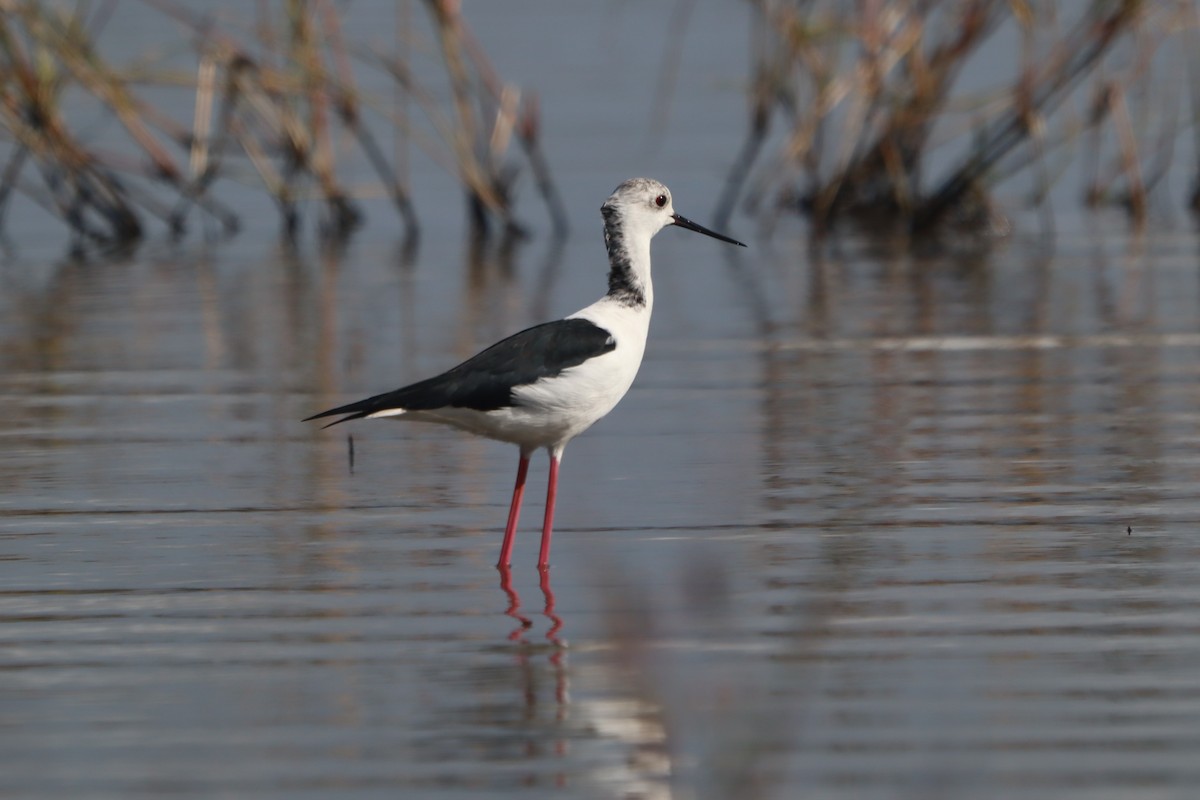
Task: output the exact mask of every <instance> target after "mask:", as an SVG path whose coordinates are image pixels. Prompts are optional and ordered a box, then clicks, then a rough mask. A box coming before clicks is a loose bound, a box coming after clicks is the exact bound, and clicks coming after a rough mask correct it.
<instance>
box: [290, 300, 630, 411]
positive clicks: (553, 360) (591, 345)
mask: <svg viewBox="0 0 1200 800" xmlns="http://www.w3.org/2000/svg"><path fill="white" fill-rule="evenodd" d="M616 346H617V343H616V340H615V339H613V336H612V334H611V333H609V332H608V331H606V330H605V329H604V328H601V327H600V326H599V325H596V324H595V323H593V322H590V321H588V320H586V319H560V320H557V321H555V322H546V323H543V324H541V325H535V326H534V327H532V328H527V329H525V330H523V331H521V332H520V333H514V334H513V335H512V336H509V337H508V338H507V339H502V340H501V341H499V342H497V343H496V344H494V345H492V346H491V347H489V348H488V349H486V350H484V351H483V352H481V353H478V354H477V355H474V356H472V357H471V358H469V359H467V360H466V361H464V362H463V363H461V364H459V365H458V366H457V367H454V368H453V369H451V370H448V371H447V372H443V373H442V374H441V375H437V376H435V377H432V378H428V379H426V380H423V381H420V382H418V383H414V384H412V385H410V386H405V387H404V388H402V389H396V390H395V391H392V392H385V393H383V394H377V395H375V396H374V397H368V398H367V399H365V400H359V401H358V402H357V403H350V404H348V405H344V406H338V407H337V408H331V409H329V410H328V411H322V412H321V413H320V414H314V415H313V416H311V417H308V418H307V419H305V420H304V421H305V422H308V421H309V420H314V419H320V418H322V417H332V416H336V415H338V414H345V415H346V416H344V417H343V418H342V419H339V420H335V421H334V422H331V423H329V425H337V424H338V423H341V422H348V421H350V420H352V419H362V418H363V417H367V416H370V415H371V414H375V413H378V412H380V411H386V410H389V409H401V408H402V409H404V410H405V411H432V410H433V409H437V408H447V407H451V408H471V409H475V410H476V411H495V410H496V409H499V408H504V407H505V406H511V405H512V404H513V389H515V388H516V387H518V386H528V385H529V384H531V383H536V382H537V381H539V380H541V379H543V378H553V377H554V376H556V375H558V374H560V373H562V371H563V370H566V369H569V368H571V367H576V366H579V365H580V364H582V363H583V362H585V361H587V360H588V359H590V358H595V357H596V356H601V355H604V354H605V353H608V352H611V351H612V350H614V349H616ZM326 427H329V426H328V425H327V426H326Z"/></svg>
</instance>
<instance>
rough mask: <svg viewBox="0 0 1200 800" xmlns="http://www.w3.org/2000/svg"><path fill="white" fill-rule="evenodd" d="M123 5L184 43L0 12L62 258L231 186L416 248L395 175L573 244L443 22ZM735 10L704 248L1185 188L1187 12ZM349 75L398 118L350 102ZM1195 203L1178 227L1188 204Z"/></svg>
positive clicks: (991, 222) (23, 126) (168, 222)
mask: <svg viewBox="0 0 1200 800" xmlns="http://www.w3.org/2000/svg"><path fill="white" fill-rule="evenodd" d="M129 2H135V3H138V4H140V5H141V6H142V7H144V9H145V13H146V14H152V15H158V16H160V17H161V18H162V20H163V22H164V30H174V31H177V32H180V31H181V32H182V36H181V37H180V38H181V43H180V44H179V45H178V46H177V47H176V49H175V50H171V49H170V48H169V47H167V48H166V50H165V51H164V44H163V43H161V42H155V43H153V48H151V46H150V45H149V44H148V46H147V52H145V53H128V54H122V55H121V56H120V57H114V56H112V55H105V54H104V51H103V48H101V47H100V46H99V44H98V43H99V41H100V39H101V38H102V37H103V36H104V32H105V27H106V24H107V22H108V21H109V20H110V18H111V16H112V10H113V8H114V7H115V6H116V1H115V0H111V1H110V2H76V3H68V2H21V1H20V0H6V2H3V4H2V9H0V10H2V11H3V14H0V59H2V64H0V93H2V95H0V215H3V213H4V211H5V209H6V208H7V207H8V205H9V203H10V202H12V199H13V197H14V196H16V195H19V196H21V197H23V198H26V199H27V200H29V201H31V202H33V203H36V204H38V205H40V206H41V207H43V208H44V209H45V210H46V211H47V212H48V213H50V214H52V215H54V216H55V217H57V218H59V219H61V220H62V221H63V223H65V225H67V226H68V227H69V229H70V231H71V232H72V234H73V239H74V242H75V246H76V247H88V246H93V245H101V246H105V245H123V244H127V243H130V242H133V241H136V240H137V239H138V238H139V237H141V236H142V235H143V233H144V232H145V231H146V230H147V228H148V227H149V226H152V225H162V226H165V228H166V229H167V230H168V231H170V232H172V233H173V234H175V235H180V234H182V233H183V232H184V231H185V230H186V228H187V226H188V223H189V221H191V220H194V219H196V218H197V217H199V218H202V219H204V220H206V222H205V224H209V225H210V223H209V222H208V221H213V222H215V223H216V225H215V227H219V229H220V230H223V231H225V232H233V231H235V230H236V229H237V227H238V217H237V214H236V213H235V212H233V211H232V210H231V209H230V208H229V207H227V206H226V205H225V204H224V203H223V202H222V184H224V183H227V182H230V181H234V182H237V183H238V184H239V185H242V186H246V185H249V186H254V187H257V188H258V189H259V190H260V191H263V192H265V193H267V194H268V195H269V196H270V197H271V198H273V200H274V202H275V204H276V206H277V208H278V210H279V215H280V220H281V226H282V227H283V229H284V230H285V231H286V232H288V233H293V234H294V232H295V231H296V230H297V228H298V226H299V224H300V220H301V219H302V213H301V209H302V208H303V207H304V206H305V205H306V204H308V205H311V206H312V207H314V208H315V209H318V211H317V212H316V213H315V215H316V216H317V217H318V219H319V226H318V227H319V229H320V231H321V233H322V234H323V235H326V236H329V237H334V238H341V237H345V236H347V235H348V234H349V233H350V232H351V231H353V230H354V229H355V227H356V226H357V225H358V224H359V223H360V222H361V220H362V213H361V210H360V205H359V203H358V202H356V200H357V199H358V197H359V196H360V195H361V194H362V192H364V191H366V192H372V193H374V194H376V195H378V194H380V193H385V194H386V196H387V197H389V198H390V200H391V201H392V204H393V205H394V207H395V210H396V213H397V215H398V216H399V219H400V220H401V221H402V224H403V228H404V231H405V233H406V235H407V236H408V237H410V238H413V239H415V237H416V236H417V234H418V231H419V227H420V226H419V220H420V215H421V209H420V208H418V207H417V205H418V204H417V203H415V202H414V200H413V197H412V192H411V191H410V189H409V185H408V181H407V178H406V163H407V162H408V159H410V158H422V159H429V160H430V161H432V162H434V163H437V164H439V165H441V166H442V167H444V168H445V169H446V170H447V171H449V172H451V173H452V174H453V175H455V176H456V178H457V180H458V181H459V182H460V183H461V186H462V188H463V191H464V194H465V196H466V200H467V209H468V219H469V220H470V227H471V230H472V231H473V233H474V234H475V235H476V236H478V237H488V236H490V235H492V234H494V233H499V234H501V235H513V234H519V233H521V232H522V226H521V225H520V224H519V223H518V221H517V219H516V217H515V214H514V212H513V186H514V184H515V182H516V180H517V178H518V176H520V175H522V174H528V175H531V176H532V178H533V184H534V185H535V186H536V187H537V190H538V194H539V195H540V197H541V198H542V199H543V200H544V205H545V208H546V210H547V214H548V216H549V218H550V220H551V222H552V230H553V231H554V233H555V235H559V236H561V235H562V234H564V233H565V232H566V229H567V223H566V217H565V214H564V212H563V207H562V203H561V202H560V200H559V197H558V192H557V190H556V187H555V183H554V179H553V176H552V171H551V167H550V165H549V164H548V163H547V159H546V158H545V156H544V155H543V148H542V142H541V128H542V126H541V125H540V111H539V104H538V98H537V96H536V94H534V93H533V92H530V91H526V90H522V88H521V87H519V86H516V85H515V84H513V83H511V82H509V81H506V80H505V78H504V77H503V76H502V75H500V74H498V72H497V70H496V69H495V68H494V67H493V66H492V62H491V61H490V60H489V57H488V54H487V53H486V52H485V51H484V48H483V47H482V46H481V45H480V43H479V41H478V40H477V39H476V37H475V36H474V35H473V33H472V30H471V27H470V24H469V16H470V15H469V13H466V12H464V9H463V8H462V7H461V5H460V3H459V2H456V0H423V1H420V2H418V1H417V0H399V2H397V3H396V5H395V18H396V31H395V36H394V40H393V46H391V47H388V48H383V47H380V46H377V45H370V44H366V43H362V42H357V41H351V40H349V39H348V37H346V36H345V35H343V32H342V31H343V28H344V26H343V22H342V17H343V15H345V14H352V13H354V6H353V5H352V4H340V3H335V2H333V0H281V1H280V2H274V3H272V2H262V3H259V4H256V5H254V6H245V7H243V8H241V9H240V13H241V14H243V15H244V17H245V18H244V20H243V21H242V22H238V21H237V17H234V16H230V15H228V14H226V13H218V12H217V11H216V10H212V11H209V10H207V6H203V5H202V6H200V8H202V9H206V10H204V11H198V10H197V7H196V6H195V5H188V4H185V3H181V2H175V1H174V0H129ZM731 2H732V0H731ZM747 2H748V3H749V5H750V6H751V7H752V8H753V10H754V13H755V16H756V21H755V24H754V34H753V37H752V40H751V41H750V42H749V43H748V45H747V50H748V54H747V60H748V62H749V63H750V65H751V66H750V70H749V80H748V81H747V83H746V86H745V96H746V99H747V108H748V112H749V113H748V121H747V125H746V136H745V140H744V142H743V144H742V146H741V149H740V151H738V152H736V153H733V152H731V164H730V165H729V167H728V177H727V179H726V182H725V189H724V192H723V194H722V196H721V198H720V201H719V203H718V208H717V214H716V216H717V224H719V225H724V224H725V223H726V222H727V221H728V219H729V217H730V216H731V215H732V214H733V213H734V211H735V209H738V208H742V209H744V210H745V211H747V212H748V213H750V214H753V215H757V216H759V217H760V218H761V219H763V220H764V221H766V222H767V223H769V222H770V220H772V219H774V218H775V217H777V216H778V215H780V214H801V215H804V216H806V217H807V218H808V219H809V220H810V221H811V223H812V228H811V229H812V230H813V231H814V232H816V233H823V232H825V231H828V230H831V229H833V228H834V227H835V226H836V225H837V224H838V223H839V222H842V221H851V222H857V223H860V224H862V223H865V224H866V225H867V226H868V227H869V228H871V229H876V228H877V227H879V226H881V225H882V226H884V227H885V228H888V229H893V230H899V231H902V232H904V233H906V234H907V233H915V234H922V233H929V232H934V231H939V230H945V229H946V228H948V227H952V228H954V229H964V228H965V229H966V230H968V231H971V232H983V233H989V234H990V233H997V232H1003V231H1004V230H1005V228H1006V223H1005V221H1004V219H1003V217H1002V216H1001V215H1000V214H999V213H997V211H996V209H995V204H994V202H993V189H994V187H995V186H996V185H998V184H999V183H1001V182H1004V181H1009V180H1017V181H1019V182H1020V183H1019V185H1020V186H1021V192H1022V195H1023V196H1024V197H1025V198H1027V199H1028V202H1029V203H1030V204H1033V205H1035V206H1040V207H1042V208H1043V209H1044V215H1043V218H1044V219H1045V221H1046V224H1047V225H1052V218H1051V216H1050V209H1049V206H1048V204H1047V203H1046V197H1047V194H1048V192H1049V189H1050V187H1051V186H1052V185H1053V184H1054V183H1055V182H1056V181H1057V180H1059V179H1060V178H1061V176H1062V175H1063V174H1065V172H1066V166H1065V165H1067V164H1069V163H1071V162H1072V161H1073V160H1076V159H1081V160H1082V161H1083V162H1084V167H1083V169H1084V172H1085V174H1086V176H1087V177H1086V186H1085V187H1083V190H1082V191H1081V192H1080V199H1081V201H1082V202H1085V203H1087V204H1090V205H1101V204H1105V205H1108V204H1115V205H1119V206H1121V207H1123V208H1125V209H1127V210H1128V213H1129V214H1130V215H1131V217H1132V218H1133V219H1135V220H1138V221H1140V220H1143V219H1145V217H1146V214H1147V212H1148V209H1149V207H1150V205H1151V198H1152V197H1153V192H1154V190H1155V188H1156V187H1157V186H1159V185H1160V184H1161V183H1162V182H1163V178H1164V177H1165V176H1166V175H1167V174H1168V173H1169V172H1170V171H1171V170H1172V169H1187V170H1188V171H1189V182H1190V183H1191V184H1192V185H1193V186H1195V185H1196V182H1195V178H1194V176H1193V175H1191V173H1194V171H1195V167H1194V166H1189V167H1180V164H1179V161H1180V158H1178V157H1177V155H1176V150H1177V145H1178V144H1179V142H1180V141H1181V140H1183V139H1185V138H1186V137H1189V136H1190V137H1192V138H1196V137H1197V136H1200V134H1198V133H1197V128H1196V125H1195V120H1194V118H1195V115H1196V108H1197V102H1196V99H1195V98H1196V93H1197V90H1196V86H1197V77H1198V74H1200V73H1198V69H1197V61H1196V55H1195V54H1196V53H1197V52H1200V51H1198V50H1197V48H1196V46H1195V45H1196V33H1197V29H1198V25H1197V10H1196V6H1195V4H1194V3H1191V2H1183V0H1178V1H1174V0H1171V1H1167V2H1155V3H1146V2H1138V1H1137V0H1092V1H1091V2H1087V3H1078V4H1062V3H1056V2H1049V0H1046V1H1045V2H1039V0H859V2H855V3H842V2H835V1H832V0H747ZM680 5H681V7H683V8H684V9H685V10H686V7H687V6H688V3H687V2H684V3H681V4H680ZM678 19H679V23H678V24H679V25H681V26H686V25H687V15H686V14H679V15H678ZM1002 30H1007V31H1008V35H1007V36H1004V37H998V35H997V34H998V32H999V31H1002ZM1013 30H1015V31H1016V35H1015V36H1014V35H1012V31H1013ZM1013 43H1015V44H1016V46H1017V48H1018V50H1019V52H1013V53H1008V54H1007V55H1008V60H1009V61H1010V62H1011V63H1013V64H1015V65H1016V68H1015V70H1014V73H1013V76H1012V77H1011V79H1010V78H1008V77H1007V76H1002V75H1001V76H996V80H995V81H994V82H992V83H991V84H990V85H988V86H983V87H977V86H965V85H964V82H963V81H961V80H959V78H960V76H961V75H962V74H963V72H964V69H965V68H966V67H967V66H968V65H969V64H970V62H971V61H972V60H973V59H979V58H986V57H988V56H987V52H988V48H997V47H1008V46H1010V45H1012V44H1013ZM414 49H418V50H423V51H426V52H436V53H437V54H438V55H439V57H440V68H439V72H437V73H431V72H429V71H428V70H419V69H415V68H414V66H413V56H412V53H413V52H414ZM185 51H186V52H185ZM164 52H167V53H169V54H170V56H171V57H166V56H164ZM181 53H185V54H186V55H187V58H186V59H181V58H180V57H179V56H180V54H181ZM665 53H666V54H665V55H664V56H663V65H662V69H663V71H664V74H669V72H670V70H672V69H674V68H675V66H676V65H674V64H672V63H671V59H672V55H671V50H670V49H669V48H668V49H666V50H665ZM180 63H186V64H188V65H189V67H187V68H181V67H180V66H178V65H179V64H180ZM367 74H369V75H370V76H371V79H372V81H373V82H376V81H378V79H379V78H380V77H381V76H383V77H384V78H386V80H387V82H388V84H389V85H390V86H391V87H392V89H393V94H391V95H390V96H381V95H379V94H378V93H376V92H369V91H365V90H363V89H362V88H360V87H361V86H362V84H363V76H364V75H367ZM373 85H377V83H373ZM162 90H170V91H174V92H185V93H188V94H189V95H190V96H191V99H192V102H191V103H189V104H186V105H187V106H188V107H190V108H191V109H192V114H191V117H190V118H189V119H180V118H174V117H172V116H170V115H169V114H167V113H164V111H163V109H162V107H161V105H159V104H157V103H156V102H155V101H154V100H153V99H152V98H153V96H154V93H155V92H158V91H162ZM85 106H87V107H91V108H93V109H94V108H97V107H98V108H99V109H100V110H101V113H102V114H103V115H105V116H106V117H107V118H108V119H110V120H112V119H115V120H116V121H117V122H118V123H119V125H118V126H116V127H117V130H118V134H116V135H113V134H112V133H111V132H110V133H109V134H108V135H107V137H106V140H105V141H104V143H103V144H99V143H96V142H93V141H91V139H90V136H89V130H90V127H91V125H92V124H93V123H92V122H91V121H90V118H89V116H87V115H86V114H83V113H80V111H79V109H80V108H81V107H85ZM390 140H391V141H390ZM348 160H358V161H359V162H362V163H365V164H368V165H369V167H370V173H371V175H372V186H370V187H369V188H365V189H364V188H363V187H362V186H361V185H360V184H353V185H352V184H351V183H350V182H349V181H348V180H347V179H346V178H345V172H346V169H345V166H344V164H345V162H346V161H348ZM1191 197H1192V205H1193V206H1196V205H1197V203H1198V202H1200V200H1197V198H1200V194H1198V193H1197V192H1196V191H1195V190H1194V189H1193V191H1192V193H1191ZM0 221H2V217H0ZM210 226H211V225H210ZM5 233H6V235H8V234H11V231H8V232H5Z"/></svg>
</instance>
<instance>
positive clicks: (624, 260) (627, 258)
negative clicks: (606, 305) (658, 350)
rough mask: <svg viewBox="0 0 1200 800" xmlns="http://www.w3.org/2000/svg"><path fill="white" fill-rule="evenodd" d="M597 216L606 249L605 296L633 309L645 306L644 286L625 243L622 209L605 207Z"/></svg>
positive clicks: (606, 205)
mask: <svg viewBox="0 0 1200 800" xmlns="http://www.w3.org/2000/svg"><path fill="white" fill-rule="evenodd" d="M600 213H601V214H602V215H603V216H604V246H605V247H606V248H607V249H608V262H609V271H608V297H609V298H611V299H613V300H615V301H616V302H618V303H621V304H622V305H626V306H630V307H632V308H642V307H645V305H646V285H645V283H644V282H643V280H642V277H641V275H639V270H637V269H636V268H635V266H634V254H633V253H631V252H630V250H629V245H628V243H627V242H626V241H625V232H624V229H623V219H622V215H621V210H620V209H619V208H617V207H616V206H612V205H608V204H605V205H604V207H603V208H601V209H600Z"/></svg>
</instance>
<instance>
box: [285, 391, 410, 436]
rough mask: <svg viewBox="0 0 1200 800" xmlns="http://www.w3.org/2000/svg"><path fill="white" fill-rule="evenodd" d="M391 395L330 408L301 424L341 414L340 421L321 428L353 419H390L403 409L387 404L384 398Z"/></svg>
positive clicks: (381, 395) (304, 420)
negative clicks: (377, 417)
mask: <svg viewBox="0 0 1200 800" xmlns="http://www.w3.org/2000/svg"><path fill="white" fill-rule="evenodd" d="M392 394H393V393H392V392H388V393H387V394H377V395H375V396H374V397H368V398H367V399H366V400H359V401H358V402H356V403H347V404H346V405H344V406H338V407H337V408H331V409H329V410H328V411H322V412H321V413H320V414H313V415H312V416H311V417H305V418H304V419H303V420H301V421H302V422H310V421H311V420H314V419H321V418H322V417H336V416H338V415H339V414H342V415H343V416H342V418H341V419H335V420H334V421H333V422H330V423H327V424H325V425H322V426H321V427H322V428H331V427H333V426H334V425H340V424H341V423H343V422H349V421H350V420H353V419H365V418H367V417H373V416H379V417H391V416H397V415H399V414H403V413H404V412H405V409H403V408H397V407H396V406H395V405H393V404H391V403H388V402H387V401H386V400H385V399H384V398H387V397H390V396H391V395H392Z"/></svg>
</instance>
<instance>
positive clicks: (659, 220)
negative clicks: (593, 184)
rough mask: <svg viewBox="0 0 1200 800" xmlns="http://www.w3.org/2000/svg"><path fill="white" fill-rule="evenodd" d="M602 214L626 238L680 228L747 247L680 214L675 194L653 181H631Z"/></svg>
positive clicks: (608, 225) (612, 197)
mask: <svg viewBox="0 0 1200 800" xmlns="http://www.w3.org/2000/svg"><path fill="white" fill-rule="evenodd" d="M600 212H601V213H602V214H603V215H604V221H605V227H606V228H619V229H620V230H621V232H622V233H623V234H625V235H626V236H629V235H633V236H642V237H645V238H646V239H649V238H650V237H652V236H654V234H656V233H658V232H659V231H661V230H662V229H663V228H665V227H667V226H668V225H678V226H679V227H681V228H687V229H688V230H690V231H696V232H697V233H703V234H704V235H705V236H711V237H713V238H714V239H720V240H721V241H722V242H729V243H730V244H736V245H741V246H742V247H745V246H746V245H744V244H742V243H741V242H739V241H737V240H736V239H730V238H729V237H728V236H722V235H721V234H719V233H716V232H715V231H710V230H709V229H708V228H705V227H704V226H703V225H698V224H696V223H695V222H692V221H691V220H690V219H688V218H687V217H685V216H683V215H682V214H676V213H675V207H674V206H673V205H672V204H671V190H670V189H668V188H667V187H666V186H665V185H664V184H662V183H660V182H659V181H656V180H654V179H652V178H630V179H629V180H627V181H625V182H624V183H622V184H621V185H620V186H618V187H617V188H616V189H614V190H613V193H612V194H611V195H609V197H608V199H607V200H605V201H604V205H603V206H601V207H600Z"/></svg>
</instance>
